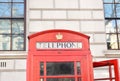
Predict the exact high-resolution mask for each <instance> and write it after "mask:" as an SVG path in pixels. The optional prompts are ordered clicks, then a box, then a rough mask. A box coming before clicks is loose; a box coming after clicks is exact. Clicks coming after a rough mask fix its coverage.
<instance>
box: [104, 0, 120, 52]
mask: <svg viewBox="0 0 120 81" xmlns="http://www.w3.org/2000/svg"><path fill="white" fill-rule="evenodd" d="M105 4H112V5H113V6H114V13H115V16H114V17H106V15H105V14H106V13H105ZM116 4H120V2H118V3H116V2H115V0H113V2H104V0H103V6H104V17H105V20H114V21H115V30H116V32H112V33H111V32H107V31H106V35H111V34H115V35H116V36H117V37H116V38H117V41H116V43H117V48H112V46H110V47H111V48H109V45H108V43H110V42H111V41H110V42H108V41H107V38H106V42H107V49H108V50H119V49H120V38H119V35H120V31H119V30H118V29H119V26H118V22H117V21H118V20H119V21H120V17H117V10H116ZM105 28H106V25H105ZM106 30H107V29H106Z"/></svg>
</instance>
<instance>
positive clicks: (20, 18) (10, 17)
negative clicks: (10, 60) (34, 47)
mask: <svg viewBox="0 0 120 81" xmlns="http://www.w3.org/2000/svg"><path fill="white" fill-rule="evenodd" d="M0 3H11V6H10V7H11V8H10V9H11V13H10V14H11V15H10V16H9V17H0V20H7V19H9V20H10V31H11V32H10V33H7V34H6V33H0V35H1V36H2V35H7V36H10V49H7V50H4V49H0V51H26V0H23V2H19V1H18V2H16V1H15V2H13V0H11V1H8V2H6V1H3V2H0ZM14 3H18V4H20V3H23V5H24V6H23V9H24V10H23V11H24V12H23V17H14V16H12V14H13V13H12V12H13V4H14ZM14 20H18V21H19V20H23V29H24V31H23V33H19V34H13V33H12V24H13V23H12V22H13V21H14ZM15 35H17V36H23V49H21V50H19V49H14V48H13V43H12V42H13V39H14V38H13V37H14V36H15Z"/></svg>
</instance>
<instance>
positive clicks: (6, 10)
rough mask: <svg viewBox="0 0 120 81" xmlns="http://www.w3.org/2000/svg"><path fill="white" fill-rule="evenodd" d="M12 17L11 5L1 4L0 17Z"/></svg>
mask: <svg viewBox="0 0 120 81" xmlns="http://www.w3.org/2000/svg"><path fill="white" fill-rule="evenodd" d="M10 16H11V4H10V3H0V17H10Z"/></svg>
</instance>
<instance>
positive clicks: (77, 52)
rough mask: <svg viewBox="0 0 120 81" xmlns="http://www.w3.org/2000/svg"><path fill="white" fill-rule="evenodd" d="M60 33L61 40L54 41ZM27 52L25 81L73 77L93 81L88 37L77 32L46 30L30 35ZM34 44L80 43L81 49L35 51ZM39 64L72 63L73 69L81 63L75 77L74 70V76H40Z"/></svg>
mask: <svg viewBox="0 0 120 81" xmlns="http://www.w3.org/2000/svg"><path fill="white" fill-rule="evenodd" d="M58 33H61V34H62V35H63V38H62V39H61V40H58V39H56V37H55V36H56V34H58ZM28 38H29V52H28V58H27V81H40V78H44V81H46V78H47V77H51V78H52V77H54V78H65V77H74V78H75V81H77V78H78V77H81V78H82V81H93V66H92V63H93V62H92V56H91V52H90V46H89V36H87V35H84V34H82V33H79V32H75V31H70V30H62V29H58V30H46V31H42V32H38V33H35V34H32V35H30V36H29V37H28ZM36 42H82V45H83V46H82V49H41V50H37V49H36ZM40 62H44V63H45V64H44V67H46V62H74V68H75V67H76V64H75V63H76V62H81V75H77V74H76V73H77V72H76V68H75V74H74V75H66V76H65V75H64V76H47V75H44V76H40V73H39V72H40V65H39V64H40ZM44 71H45V72H44V74H46V68H44Z"/></svg>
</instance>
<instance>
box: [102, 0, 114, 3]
mask: <svg viewBox="0 0 120 81" xmlns="http://www.w3.org/2000/svg"><path fill="white" fill-rule="evenodd" d="M103 1H104V3H113V2H114V0H103Z"/></svg>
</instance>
